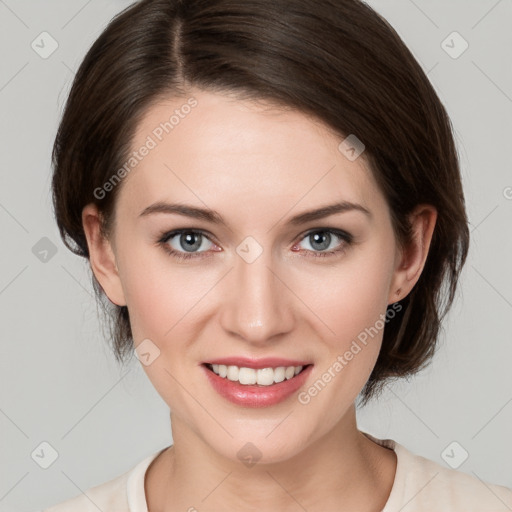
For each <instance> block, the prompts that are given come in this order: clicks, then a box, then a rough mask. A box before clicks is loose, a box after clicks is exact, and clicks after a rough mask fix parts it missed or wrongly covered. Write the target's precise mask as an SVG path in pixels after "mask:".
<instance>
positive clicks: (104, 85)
mask: <svg viewBox="0 0 512 512" xmlns="http://www.w3.org/2000/svg"><path fill="white" fill-rule="evenodd" d="M190 86H195V87H197V88H201V89H204V90H209V91H213V92H215V91H217V92H230V93H235V94H237V95H238V96H239V97H240V98H242V99H253V100H264V101H269V102H272V103H274V104H278V105H282V106H285V107H287V108H294V109H297V110H299V111H302V112H304V113H306V114H309V115H312V116H314V117H315V118H317V119H320V120H321V121H323V122H324V123H325V124H326V125H327V126H329V127H330V128H331V129H333V130H334V131H335V132H336V133H339V134H340V137H343V136H347V135H348V134H356V136H357V137H358V139H360V140H361V141H362V142H363V143H364V145H365V153H364V157H365V158H366V159H367V160H366V161H367V162H368V163H369V168H370V169H371V171H372V173H373V175H374V176H375V179H376V181H377V183H378V185H379V187H380V189H381V191H382V193H383V194H384V196H385V198H386V200H387V202H388V205H389V208H390V211H391V217H392V223H393V229H394V232H395V235H396V238H397V241H398V242H399V243H400V244H401V246H404V245H405V244H406V243H407V242H408V241H409V240H410V235H411V233H410V231H409V229H410V228H409V225H408V222H407V214H408V213H410V212H411V211H412V209H413V208H414V207H415V206H416V205H418V204H421V203H427V204H431V205H433V206H435V207H436V209H437V211H438V217H437V223H436V227H435V230H434V233H433V237H432V242H431V246H430V251H429V255H428V258H427V261H426V263H425V267H424V269H423V272H422V274H421V276H420V278H419V280H418V282H417V283H416V285H415V286H414V288H413V289H412V291H411V292H410V293H409V295H407V296H406V297H405V298H403V299H402V300H401V301H400V304H401V306H402V308H401V309H400V308H394V312H395V315H394V316H395V317H394V318H393V320H392V321H389V322H387V325H386V327H385V330H384V334H383V336H384V338H383V343H382V348H381V351H380V354H379V357H378V360H377V362H376V365H375V367H374V369H373V371H372V373H371V375H370V378H369V379H368V382H367V383H366V385H365V387H364V389H363V390H362V392H361V396H362V398H363V404H366V402H368V401H369V399H370V398H371V397H373V396H375V395H376V393H377V392H379V391H381V390H382V388H383V384H384V382H385V381H386V380H388V379H390V378H393V377H395V378H398V377H406V376H408V375H412V374H413V373H415V372H417V371H419V370H421V369H423V368H424V367H425V366H426V365H427V363H429V361H430V360H431V358H432V356H433V354H434V350H435V347H436V342H437V338H438V334H439V330H440V327H441V320H442V319H443V317H444V316H445V314H446V313H447V312H448V309H449V308H450V307H451V304H452V302H453V299H454V296H455V291H456V288H457V283H458V279H459V274H460V271H461V269H462V267H463V265H464V263H465V260H466V256H467V252H468V248H469V230H468V225H467V224H468V223H467V217H466V211H465V202H464V196H463V190H462V184H461V177H460V170H459V162H458V157H457V153H456V147H455V143H454V138H453V134H452V126H451V122H450V119H449V117H448V115H447V113H446V110H445V108H444V107H443V105H442V103H441V101H440V99H439V98H438V96H437V95H436V93H435V91H434V89H433V87H432V85H431V84H430V82H429V80H428V78H427V76H426V75H425V73H424V72H423V70H422V68H421V67H420V65H419V64H418V62H417V61H416V60H415V58H414V57H413V55H412V54H411V52H410V51H409V50H408V49H407V47H406V46H405V44H404V43H403V42H402V40H401V39H400V37H399V36H398V34H397V33H396V31H395V30H394V29H393V28H392V27H391V26H390V25H389V24H388V22H387V21H386V20H384V19H383V18H382V17H381V16H380V15H379V14H378V13H376V12H375V11H374V10H373V9H372V8H371V7H369V6H368V5H367V4H365V3H364V2H361V1H359V0H208V1H207V0H143V1H140V2H137V3H135V4H133V5H132V6H130V7H128V8H127V9H125V10H124V11H122V12H121V13H119V14H118V15H117V16H116V17H115V18H114V19H113V20H112V21H111V22H110V23H109V25H108V26H107V27H106V29H105V30H104V31H103V33H102V34H101V35H100V36H99V37H98V39H97V40H96V41H95V42H94V44H93V45H92V47H91V48H90V50H89V51H88V53H87V55H86V56H85V58H84V60H83V62H82V64H81V65H80V68H79V70H78V72H77V74H76V77H75V79H74V82H73V85H72V89H71V91H70V94H69V97H68V100H67V103H66V106H65V111H64V114H63V117H62V120H61V124H60V126H59V129H58V133H57V136H56V139H55V144H54V148H53V154H52V157H53V166H54V174H53V182H52V187H53V202H54V209H55V216H56V221H57V224H58V226H59V230H60V234H61V236H62V239H63V241H64V243H65V245H66V246H67V247H68V248H69V249H70V250H71V251H73V252H74V253H76V254H78V255H80V256H83V257H85V258H88V257H89V253H88V247H87V241H86V237H85V234H84V229H83V226H82V220H81V213H82V209H83V208H84V206H85V205H87V204H88V203H95V204H96V205H97V207H98V209H99V210H100V213H101V215H102V218H103V219H104V227H105V229H104V234H105V236H108V233H109V230H110V227H111V226H112V218H113V212H114V206H115V201H116V197H117V195H118V193H119V188H120V187H114V188H113V190H112V191H111V192H109V193H108V194H105V195H104V197H102V198H101V199H98V197H96V195H95V193H94V191H95V190H96V189H97V188H98V187H101V186H102V185H103V184H104V183H106V182H107V181H108V180H109V178H111V176H112V174H113V170H115V169H118V168H120V167H121V166H122V165H123V162H125V161H126V157H127V154H128V153H129V152H130V149H131V148H130V143H131V141H132V138H133V135H134V132H135V130H136V127H137V124H138V122H139V121H140V119H141V118H142V116H143V115H144V113H145V112H146V111H147V109H148V108H149V107H150V106H151V105H152V104H154V103H155V102H157V101H158V100H159V99H162V98H166V97H167V98H170V97H184V96H186V94H187V90H188V88H189V87H190ZM341 140H342V139H340V141H341ZM92 281H93V285H94V289H95V291H96V293H97V297H98V299H99V302H102V303H103V305H104V307H105V311H106V313H107V315H108V317H109V318H110V319H111V320H112V322H111V324H110V325H111V338H112V339H111V341H112V344H113V349H114V353H115V355H116V359H117V360H118V361H121V362H123V361H124V360H125V358H126V356H127V355H133V339H132V335H131V329H130V322H129V315H128V309H127V307H126V306H116V305H114V304H112V303H110V301H108V300H106V301H105V295H104V293H103V290H102V289H101V287H100V285H99V283H98V282H97V281H96V278H95V276H94V274H92ZM443 283H444V284H445V285H446V290H443V288H442V285H443ZM395 306H396V304H395ZM390 308H391V306H390V307H389V308H388V310H389V309H390ZM398 309H400V311H398Z"/></svg>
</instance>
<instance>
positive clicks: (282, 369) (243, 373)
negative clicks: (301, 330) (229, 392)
mask: <svg viewBox="0 0 512 512" xmlns="http://www.w3.org/2000/svg"><path fill="white" fill-rule="evenodd" d="M204 366H205V367H206V368H207V369H208V370H209V371H211V372H212V373H214V374H215V375H217V376H218V377H220V378H223V379H225V380H230V381H232V382H234V383H238V384H242V385H244V386H259V387H268V386H274V385H277V384H279V383H281V382H285V381H288V380H291V379H293V378H294V377H296V376H297V375H299V374H301V373H302V372H303V371H304V370H306V368H308V367H309V366H312V365H311V364H307V365H305V366H278V367H274V368H272V367H269V368H260V369H254V368H247V367H243V366H242V367H239V366H234V365H223V364H210V363H204Z"/></svg>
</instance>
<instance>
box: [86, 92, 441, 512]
mask: <svg viewBox="0 0 512 512" xmlns="http://www.w3.org/2000/svg"><path fill="white" fill-rule="evenodd" d="M190 96H193V97H194V98H196V100H197V102H198V105H197V106H196V107H195V108H193V109H192V110H191V112H190V113H189V114H188V115H187V116H185V117H184V118H183V119H181V120H180V123H179V125H177V126H176V127H175V128H174V129H173V131H171V132H170V133H169V134H165V136H164V138H163V140H162V141H161V142H159V143H158V145H157V147H155V148H154V149H152V150H151V151H150V152H149V154H148V155H147V156H145V157H144V158H143V159H142V161H141V162H140V163H138V165H137V166H136V167H135V168H134V169H133V170H132V171H131V172H130V173H129V174H128V175H127V176H126V177H125V178H124V181H123V183H122V185H121V189H120V190H119V196H118V198H117V204H116V210H115V216H116V222H115V229H114V232H113V234H112V236H111V238H110V239H105V238H102V237H101V236H100V233H99V220H98V219H99V217H98V212H97V209H96V207H95V206H94V205H93V204H90V205H87V206H86V207H85V208H84V210H83V216H82V219H83V225H84V229H85V232H86V236H87V241H88V245H89V250H90V263H91V267H92V269H93V271H94V274H95V276H96V278H97V279H98V281H99V282H100V284H101V286H102V288H103V290H104V291H105V293H106V294H107V296H108V297H109V299H110V300H111V301H112V302H113V303H115V304H118V305H127V306H128V309H129V312H130V319H131V326H132V331H133V336H134V342H135V346H138V345H139V344H140V343H141V342H142V340H145V339H149V340H151V341H150V343H151V344H152V345H151V347H157V348H158V350H159V351H160V353H159V356H158V357H156V359H154V361H152V362H151V364H149V365H142V367H143V369H144V371H145V372H146V374H147V376H148V378H149V379H150V381H151V382H152V384H153V385H154V387H155V389H156V390H157V392H158V393H159V394H160V396H161V397H162V398H163V400H164V401H165V402H166V403H167V404H168V406H169V408H170V410H171V411H172V412H171V420H172V425H171V426H172V436H173V441H174V445H173V446H171V447H169V448H168V449H166V450H165V451H164V452H163V453H162V454H161V455H160V456H159V457H158V458H157V459H156V460H155V461H154V462H153V463H152V465H151V466H150V468H149V470H148V472H147V474H146V481H145V486H146V493H147V501H148V506H149V510H150V511H156V510H158V511H164V512H171V511H172V512H174V511H177V510H181V511H184V510H194V509H193V508H191V507H194V508H195V509H196V510H199V511H219V510H240V511H246V510H247V511H248V510H256V509H261V510H266V511H269V512H272V511H276V512H277V511H281V512H282V511H296V510H301V507H303V508H304V509H306V510H308V511H309V512H314V511H315V512H316V511H334V510H336V511H345V510H346V511H353V510H358V511H380V510H381V508H382V507H383V506H384V504H385V503H386V501H387V499H388V497H389V494H390V492H391V488H392V485H393V480H394V476H395V471H396V456H395V454H394V452H393V451H392V450H389V449H386V448H383V447H381V446H379V445H377V444H376V443H374V442H372V441H370V440H369V439H367V438H366V437H365V436H363V434H361V432H360V431H359V430H358V429H357V423H356V414H355V405H354V403H355V399H356V397H357V395H358V394H359V392H360V391H361V389H362V388H363V386H364V384H365V383H366V381H367V380H368V377H369V375H370V373H371V371H372V369H373V367H374V365H375V362H376V360H377V356H378V354H379V350H380V346H381V342H382V333H383V330H382V329H380V330H379V333H378V335H375V336H374V337H373V338H370V341H369V343H368V344H367V345H366V346H364V348H363V349H362V350H361V351H360V352H359V353H358V354H357V355H356V356H354V358H353V359H352V360H351V361H350V362H349V363H348V364H347V365H346V366H345V367H344V368H343V370H342V371H341V372H338V373H337V374H336V376H335V377H334V378H333V379H332V380H331V382H329V383H328V385H327V386H325V388H324V389H323V390H322V391H321V392H320V393H318V394H317V395H316V396H315V397H314V398H312V399H311V401H310V402H309V403H308V404H305V405H303V404H301V403H299V401H298V400H297V393H295V394H294V395H293V396H291V397H290V398H288V399H287V400H285V401H284V402H282V403H280V404H277V405H274V406H271V407H267V408H256V409H252V408H246V407H240V406H237V405H234V404H232V403H231V402H228V401H227V400H225V399H224V398H223V397H221V396H220V395H218V394H217V393H216V391H215V390H213V389H212V387H211V386H210V384H209V383H208V381H207V379H206V378H205V376H204V375H203V370H202V368H201V367H200V366H199V365H200V364H201V363H202V362H204V361H208V360H211V359H213V358H215V357H225V356H233V355H244V356H249V357H266V356H276V357H286V358H298V359H303V360H306V361H310V362H311V363H313V364H314V367H313V372H312V374H311V375H310V376H309V378H308V380H307V382H306V384H305V386H303V388H301V390H304V389H307V388H309V387H310V386H311V385H312V383H314V382H315V381H316V380H317V379H319V378H320V377H321V375H322V373H324V372H325V371H326V370H327V369H328V368H329V367H332V365H333V363H334V361H336V359H337V357H338V356H339V355H342V354H344V353H345V352H346V351H347V350H348V349H349V347H350V345H351V343H352V341H353V340H355V339H356V338H357V336H358V334H359V333H361V332H362V331H364V329H365V328H368V327H370V326H373V325H375V323H376V321H377V320H378V319H379V315H381V314H382V315H383V314H385V312H386V308H387V306H388V305H389V304H392V303H394V302H396V301H397V300H398V299H399V298H400V299H401V298H403V297H404V296H406V295H407V294H408V293H409V292H410V290H411V289H412V287H413V286H414V284H415V283H416V282H417V280H418V278H419V276H420V274H421V271H422V269H423V267H424V264H425V260H426V257H427V254H428V248H429V245H430V242H431V237H432V232H433V229H434V226H435V221H436V216H437V212H436V210H435V208H434V207H432V206H430V205H419V206H418V207H417V208H416V210H415V211H414V212H413V215H411V222H412V224H413V229H414V234H415V237H414V241H413V242H412V243H411V244H410V245H409V246H408V247H406V248H405V249H404V250H400V248H399V246H398V245H397V243H396V239H395V237H394V233H393V230H392V226H391V220H390V213H389V209H388V206H387V203H386V201H385V199H384V197H383V195H382V194H381V192H380V190H379V189H378V187H377V185H376V183H375V181H374V179H373V176H372V174H371V172H370V171H369V169H368V168H367V164H366V161H365V159H364V153H363V155H362V156H360V157H359V158H357V159H356V160H355V161H350V160H349V159H347V158H346V156H345V155H344V154H342V153H341V152H340V151H339V149H338V146H339V144H340V142H341V141H342V140H343V138H344V137H340V136H339V135H338V134H336V133H334V132H333V131H332V130H330V129H329V128H328V127H327V126H325V125H324V124H322V123H321V122H319V121H318V120H314V119H312V118H311V117H309V116H306V115H305V114H304V113H301V112H297V111H294V110H291V109H288V110H285V109H282V108H281V109H278V108H277V107H276V106H275V105H271V104H264V103H260V102H259V103H254V102H249V101H241V100H240V99H236V98H235V97H234V96H230V95H228V94H220V93H210V92H206V91H202V90H198V89H193V90H191V92H190V95H189V96H188V97H190ZM186 99H187V98H185V99H183V98H180V99H168V100H166V101H162V102H160V103H157V104H155V105H154V106H152V107H151V108H150V109H148V111H147V112H146V115H145V117H144V118H143V119H142V121H141V122H140V123H139V125H138V126H137V130H136V134H135V138H134V139H133V141H132V147H133V149H134V150H135V149H137V148H140V147H141V146H142V145H143V144H144V141H145V140H146V138H147V136H148V135H150V134H151V133H152V131H153V130H154V129H155V127H156V126H158V125H159V123H161V122H163V121H164V120H166V119H168V118H169V115H170V114H169V113H170V112H172V111H173V110H174V109H175V108H180V107H181V106H182V105H183V104H184V103H185V102H186ZM342 199H344V200H348V201H353V202H355V203H359V204H361V205H363V206H364V207H366V208H367V209H369V210H370V211H371V213H372V217H371V218H367V217H366V216H365V215H363V214H362V213H360V212H357V211H347V212H344V213H337V214H334V215H331V216H329V217H325V218H323V219H320V220H315V221H312V222H308V223H307V224H303V225H302V224H301V225H299V226H293V225H289V224H288V223H287V221H288V219H290V218H291V217H292V216H294V215H296V214H298V213H300V212H304V211H306V210H310V209H314V208H319V207H320V206H323V205H326V204H331V203H334V202H336V201H340V200H342ZM159 200H161V201H166V202H180V203H186V204H191V205H194V206H197V207H203V208H205V207H206V208H209V209H212V210H215V211H217V212H218V213H219V214H220V215H222V217H223V218H224V219H225V220H226V223H227V226H222V225H216V224H212V223H211V222H208V221H206V220H200V219H192V218H188V217H185V216H183V215H177V214H169V213H157V214H152V215H147V216H142V217H141V216H139V214H140V212H141V211H142V210H143V209H144V208H146V207H147V206H149V205H151V204H152V203H154V202H156V201H159ZM180 228H187V229H194V230H201V231H204V232H205V235H206V236H207V237H208V238H204V237H203V243H202V245H201V246H200V248H199V249H196V250H195V254H196V255H198V257H196V258H195V259H194V258H192V259H189V260H183V261H179V260H177V259H174V258H173V257H172V256H170V255H168V254H167V253H166V252H165V250H164V248H163V245H162V244H160V245H159V244H158V243H157V240H158V239H159V237H160V235H161V234H162V233H164V232H169V231H172V230H175V229H180ZM318 228H322V229H323V230H324V231H325V229H326V228H331V229H340V230H345V231H347V232H348V233H350V234H352V235H353V237H354V242H353V243H352V244H350V245H349V244H347V243H346V242H345V241H344V240H342V239H339V238H338V237H337V236H336V235H335V234H334V233H333V234H331V236H332V238H331V243H330V245H329V247H328V249H327V250H331V249H335V248H337V247H343V245H344V250H343V251H341V252H340V253H337V254H334V255H331V256H327V257H325V258H322V257H318V256H315V254H318V253H321V252H322V251H325V249H322V247H320V248H318V245H315V240H314V239H312V237H310V236H306V235H309V234H310V233H311V232H312V231H313V230H314V229H318ZM248 236H251V237H253V238H254V239H255V240H257V242H258V243H259V245H260V246H261V248H262V251H263V252H262V254H261V255H260V256H259V257H258V258H257V259H256V260H255V261H254V262H252V263H250V264H249V263H247V262H246V261H245V260H244V259H243V258H241V257H240V256H239V255H238V254H237V252H236V248H237V247H238V246H239V244H240V243H241V242H242V241H243V240H244V239H245V238H246V237H248ZM167 245H168V246H169V245H171V246H172V248H174V249H175V250H178V251H180V252H182V253H186V248H187V246H186V245H182V244H180V237H179V235H178V236H175V237H174V238H172V239H171V240H169V241H168V242H167ZM251 250H252V249H251ZM398 289H401V293H400V296H399V297H398V296H397V294H396V291H397V290H398ZM247 442H251V443H253V444H254V445H255V446H256V447H257V448H258V449H259V451H260V452H261V459H260V460H259V461H258V462H257V463H256V464H255V465H254V466H252V467H247V466H245V465H244V464H243V463H242V462H241V461H240V460H239V458H238V457H237V452H238V451H239V450H240V448H242V447H243V446H244V445H245V444H246V443H247Z"/></svg>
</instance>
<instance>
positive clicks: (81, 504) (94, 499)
mask: <svg viewBox="0 0 512 512" xmlns="http://www.w3.org/2000/svg"><path fill="white" fill-rule="evenodd" d="M164 450H166V448H163V449H161V450H158V451H157V452H154V453H152V454H151V455H149V456H148V457H146V458H144V459H142V460H140V461H139V462H138V463H137V464H136V465H135V466H134V467H132V468H131V469H130V470H129V471H127V472H126V473H123V474H122V475H119V476H117V477H116V478H113V479H112V480H109V481H108V482H104V483H102V484H100V485H96V486H95V487H91V488H89V489H87V490H86V491H85V492H83V493H82V494H80V495H79V496H76V497H74V498H71V499H69V500H66V501H63V502H61V503H58V504H57V505H53V506H51V507H49V508H46V509H44V510H43V511H41V512H98V510H101V511H104V512H111V511H112V512H129V511H134V512H136V511H142V510H145V508H146V499H145V491H144V477H145V474H146V470H147V468H148V466H149V465H150V464H151V462H152V461H153V460H154V459H155V458H156V457H157V456H158V455H159V454H160V453H162V452H163V451H164Z"/></svg>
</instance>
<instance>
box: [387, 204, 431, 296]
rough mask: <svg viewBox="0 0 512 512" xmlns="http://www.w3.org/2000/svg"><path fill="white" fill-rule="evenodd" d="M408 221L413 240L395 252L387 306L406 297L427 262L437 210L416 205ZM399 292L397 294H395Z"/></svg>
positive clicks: (427, 206)
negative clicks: (395, 257) (395, 256)
mask: <svg viewBox="0 0 512 512" xmlns="http://www.w3.org/2000/svg"><path fill="white" fill-rule="evenodd" d="M409 220H410V222H411V228H412V232H413V240H412V242H411V244H410V245H409V246H408V247H405V248H404V249H402V250H401V251H397V259H396V266H395V272H394V274H393V278H392V280H391V287H390V289H389V297H388V304H392V303H394V302H397V301H399V300H402V299H403V298H404V297H406V296H407V295H408V294H409V292H410V291H411V290H412V288H413V287H414V285H415V284H416V282H417V281H418V279H419V278H420V275H421V272H422V271H423V268H424V266H425V261H426V260H427V255H428V251H429V248H430V242H431V241H432V234H433V233H434V227H435V224H436V220H437V210H436V208H435V207H434V206H432V205H429V204H421V205H418V206H417V207H416V208H415V209H414V210H413V211H412V212H411V214H410V216H409ZM397 291H399V293H397Z"/></svg>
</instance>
